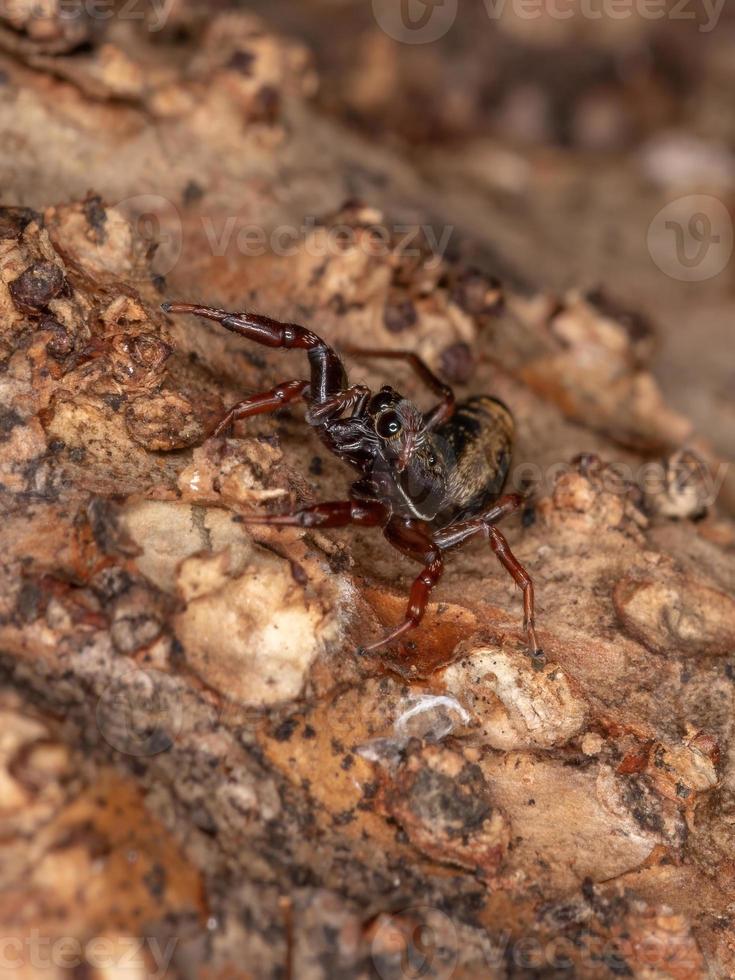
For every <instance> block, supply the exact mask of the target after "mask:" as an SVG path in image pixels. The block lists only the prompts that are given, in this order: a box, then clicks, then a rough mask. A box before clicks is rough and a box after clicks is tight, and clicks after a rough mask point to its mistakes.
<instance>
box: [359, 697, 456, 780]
mask: <svg viewBox="0 0 735 980" xmlns="http://www.w3.org/2000/svg"><path fill="white" fill-rule="evenodd" d="M404 703H405V704H406V708H405V710H404V711H402V712H401V714H400V715H398V717H397V718H396V720H395V722H394V724H393V732H394V734H393V735H390V736H387V737H384V738H373V739H370V740H369V741H368V742H363V744H362V745H358V747H357V748H356V749H355V751H356V752H357V754H358V755H360V756H362V758H363V759H366V760H367V761H368V762H374V763H377V764H379V765H383V766H387V767H388V768H393V767H395V766H396V765H397V764H398V762H399V761H400V759H401V753H402V752H403V750H404V749H405V748H406V746H407V745H408V743H409V742H410V741H411V739H412V738H417V739H421V740H422V741H424V742H428V743H437V742H441V741H442V740H443V739H445V738H447V736H449V735H451V734H453V733H454V732H455V731H456V730H458V729H463V728H466V727H467V725H469V724H470V722H471V720H472V716H471V715H470V713H469V712H468V711H467V709H466V708H464V707H463V706H462V705H461V704H460V703H459V701H458V700H457V699H456V698H455V697H454V696H452V695H451V694H409V695H408V696H407V697H406V698H405V699H404Z"/></svg>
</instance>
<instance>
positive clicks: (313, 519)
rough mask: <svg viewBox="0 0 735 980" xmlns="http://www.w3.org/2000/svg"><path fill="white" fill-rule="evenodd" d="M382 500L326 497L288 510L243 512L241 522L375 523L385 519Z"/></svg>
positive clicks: (294, 524)
mask: <svg viewBox="0 0 735 980" xmlns="http://www.w3.org/2000/svg"><path fill="white" fill-rule="evenodd" d="M388 517H389V511H388V508H387V507H385V505H384V504H381V503H379V502H378V501H377V500H376V501H363V500H330V501H327V502H325V503H321V504H314V505H313V506H311V507H301V508H299V510H294V511H291V512H290V513H288V514H243V515H242V516H241V520H242V522H243V523H244V524H272V525H274V526H278V525H280V526H281V527H347V526H348V525H349V524H357V525H359V526H360V527H379V526H380V525H381V524H385V522H386V521H387V520H388Z"/></svg>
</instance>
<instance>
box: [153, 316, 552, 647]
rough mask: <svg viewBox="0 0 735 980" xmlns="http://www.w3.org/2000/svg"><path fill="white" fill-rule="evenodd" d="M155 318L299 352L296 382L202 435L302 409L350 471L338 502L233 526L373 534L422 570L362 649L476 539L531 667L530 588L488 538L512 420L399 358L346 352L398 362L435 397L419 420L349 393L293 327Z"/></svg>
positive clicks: (512, 503)
mask: <svg viewBox="0 0 735 980" xmlns="http://www.w3.org/2000/svg"><path fill="white" fill-rule="evenodd" d="M163 309H164V310H165V311H166V312H167V313H194V314H196V315H198V316H202V317H206V318H207V319H210V320H216V321H217V322H218V323H221V324H222V325H223V326H224V327H226V328H227V329H228V330H232V331H233V332H235V333H238V334H240V335H241V336H243V337H246V338H247V339H248V340H253V341H255V342H256V343H259V344H263V345H264V346H266V347H280V348H284V349H288V350H292V349H295V348H298V349H301V350H305V351H306V352H307V355H308V359H309V364H310V368H311V371H310V378H309V379H308V380H303V381H286V382H284V383H283V384H280V385H276V387H275V388H273V389H271V390H270V391H267V392H264V393H262V394H259V395H251V396H250V397H249V398H246V399H245V400H244V401H242V402H239V403H238V404H237V405H235V406H234V407H233V408H231V409H230V411H229V412H228V413H227V415H226V416H225V417H224V418H223V419H222V421H221V422H220V424H219V425H218V426H217V428H216V429H215V432H214V434H215V435H221V434H222V433H224V432H226V431H227V430H228V429H229V428H230V426H231V425H232V423H233V422H235V421H236V420H238V419H243V418H247V417H248V416H250V415H258V414H260V413H262V412H271V411H274V410H275V409H277V408H280V407H281V406H282V405H285V404H287V403H288V402H292V401H295V400H297V399H302V400H303V401H305V402H306V404H307V412H306V420H307V422H308V423H309V424H310V425H312V426H314V428H315V430H316V431H317V433H318V435H319V437H320V438H321V440H322V442H323V443H324V444H325V445H326V446H327V448H328V449H329V450H330V451H331V452H333V453H334V454H335V455H336V456H339V457H340V459H343V460H345V461H346V462H347V463H349V464H350V465H351V466H353V467H354V468H355V469H356V470H357V471H358V473H359V478H358V480H357V481H356V482H355V483H354V484H353V485H352V487H351V490H350V494H349V499H348V500H339V501H332V502H329V503H322V504H315V505H314V506H312V507H303V508H301V509H299V510H296V511H294V512H291V513H287V514H248V515H244V516H243V520H244V521H245V522H247V523H259V524H281V525H284V524H290V525H296V526H300V527H342V526H346V525H348V524H357V525H361V526H363V527H381V528H382V529H383V534H384V535H385V537H386V538H387V539H388V541H389V542H390V543H391V544H392V545H393V546H394V547H395V548H397V549H398V550H399V551H401V552H402V553H403V554H405V555H408V556H409V557H411V558H413V559H415V560H416V561H419V562H420V563H421V564H422V565H423V570H422V572H421V574H420V575H419V577H418V578H417V579H416V581H415V582H414V584H413V586H412V588H411V595H410V598H409V603H408V608H407V610H406V617H405V619H404V621H403V622H402V623H401V624H400V625H399V626H397V627H396V629H394V630H393V631H392V632H391V633H390V634H389V635H388V636H386V637H383V639H381V640H379V641H378V642H377V643H374V644H373V645H372V646H370V647H367V648H366V649H368V650H374V649H377V648H378V647H381V646H383V645H384V644H385V643H388V642H390V641H391V640H394V639H396V638H397V637H399V636H401V635H402V634H404V633H406V632H408V631H409V630H411V629H413V627H415V626H416V625H417V624H418V623H419V622H420V620H421V618H422V616H423V614H424V611H425V609H426V604H427V602H428V599H429V595H430V593H431V590H432V589H433V588H434V586H435V585H436V584H437V582H438V581H439V579H440V578H441V575H442V572H443V570H444V559H443V555H444V552H445V551H447V550H449V549H450V548H455V547H457V546H458V545H461V544H463V543H464V542H465V541H469V540H470V539H471V538H474V537H478V536H482V537H485V538H486V539H487V540H488V541H489V542H490V545H491V547H492V548H493V550H494V552H495V554H496V555H497V557H498V558H499V559H500V561H501V563H502V564H503V566H504V567H505V568H506V569H507V571H508V572H509V573H510V574H511V575H512V577H513V579H514V580H515V582H516V583H517V584H518V585H519V586H520V587H521V589H522V590H523V606H524V628H525V631H526V635H527V637H528V643H529V646H530V649H531V652H532V653H533V654H534V655H535V656H540V655H541V651H540V650H539V646H538V642H537V639H536V632H535V629H534V594H533V584H532V582H531V579H530V578H529V576H528V574H527V573H526V571H525V570H524V568H523V567H522V566H521V565H520V563H519V562H518V561H517V560H516V558H515V557H514V555H513V553H512V552H511V550H510V548H509V547H508V543H507V541H506V540H505V538H504V537H503V535H502V534H501V533H500V531H499V530H498V529H497V527H496V524H497V523H498V521H500V520H501V519H502V518H503V517H505V516H506V515H508V514H510V513H512V512H513V511H514V510H516V509H517V508H518V507H519V506H520V505H521V503H522V498H521V497H520V495H519V494H514V493H511V494H506V495H504V496H501V494H502V490H503V486H504V484H505V480H506V477H507V474H508V468H509V465H510V456H511V449H512V443H513V418H512V416H511V414H510V412H509V410H508V409H507V408H506V406H505V405H503V403H502V402H500V401H498V400H497V399H495V398H490V397H486V396H480V397H476V398H469V399H468V400H467V401H464V402H460V403H456V402H455V398H454V393H453V392H452V389H451V388H449V387H448V386H447V385H445V384H443V383H442V382H441V381H440V380H439V379H438V378H437V377H436V375H434V374H433V373H432V372H431V371H430V370H429V368H428V367H427V366H426V365H425V364H424V362H423V361H422V360H420V358H418V357H417V356H416V355H415V354H412V353H409V352H407V351H389V350H374V351H370V350H357V349H352V350H350V351H349V353H352V354H355V355H358V356H363V357H384V358H394V359H402V360H405V361H408V363H410V364H411V366H412V367H413V369H414V370H415V371H416V372H417V374H418V375H419V376H420V377H421V378H422V379H423V381H424V382H425V383H426V384H427V385H428V387H429V388H430V389H431V390H432V391H433V392H434V393H435V394H436V395H437V396H439V398H440V401H439V403H438V404H437V405H436V407H435V408H433V409H432V410H431V411H430V412H422V411H420V410H419V409H418V408H417V407H416V405H414V404H413V403H412V402H410V401H409V400H408V399H406V398H404V397H403V396H402V395H401V394H400V393H399V392H397V391H395V390H394V389H393V388H391V387H390V386H388V385H385V386H384V387H383V388H381V389H380V391H379V392H377V394H372V392H371V391H370V390H369V389H368V388H366V387H365V386H364V385H350V384H349V382H348V379H347V374H346V372H345V369H344V367H343V365H342V361H341V360H340V358H339V356H338V355H337V353H336V352H335V351H334V350H333V349H332V348H331V347H329V345H328V344H326V343H325V342H324V341H323V340H322V339H321V337H318V336H317V335H316V334H315V333H312V332H311V331H310V330H307V329H306V328H305V327H301V326H298V324H291V323H280V322H279V321H277V320H272V319H270V317H266V316H261V315H259V314H255V313H227V312H226V311H225V310H217V309H212V308H211V307H207V306H197V305H195V304H191V303H165V304H164V306H163Z"/></svg>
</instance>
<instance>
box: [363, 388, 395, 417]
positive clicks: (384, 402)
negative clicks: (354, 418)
mask: <svg viewBox="0 0 735 980" xmlns="http://www.w3.org/2000/svg"><path fill="white" fill-rule="evenodd" d="M392 401H393V399H392V398H391V396H390V394H389V392H387V391H379V392H378V394H377V395H374V396H373V397H372V398H371V399H370V404H369V405H368V411H369V412H370V414H371V415H379V414H380V413H381V412H384V411H385V409H386V408H388V406H389V405H390V404H391V403H392Z"/></svg>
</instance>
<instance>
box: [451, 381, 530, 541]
mask: <svg viewBox="0 0 735 980" xmlns="http://www.w3.org/2000/svg"><path fill="white" fill-rule="evenodd" d="M513 429H514V425H513V416H512V415H511V414H510V411H509V410H508V408H507V407H506V406H505V405H504V404H503V403H502V402H501V401H498V400H497V399H496V398H491V397H490V396H488V395H479V396H477V397H475V398H469V399H468V400H467V401H465V402H460V403H459V404H458V405H457V408H456V410H455V412H454V415H453V416H452V418H451V419H450V420H449V422H447V424H446V425H443V426H442V427H441V428H440V429H438V430H437V432H436V435H437V437H438V440H439V441H440V442H441V445H442V449H443V451H444V453H446V454H447V459H448V460H449V461H450V467H449V486H448V494H447V502H448V506H447V508H446V509H445V510H443V511H442V513H441V514H440V515H439V517H438V518H437V521H436V523H437V524H438V525H439V526H443V525H444V524H445V523H446V522H448V521H450V520H456V519H458V518H464V517H471V516H472V515H474V514H477V513H479V512H480V511H482V510H483V509H484V508H485V507H487V506H488V505H489V504H491V503H492V502H493V500H495V498H496V497H498V496H499V495H500V493H501V491H502V489H503V486H504V484H505V480H506V477H507V476H508V469H509V467H510V458H511V451H512V446H513ZM452 460H453V464H454V465H451V461H452Z"/></svg>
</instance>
